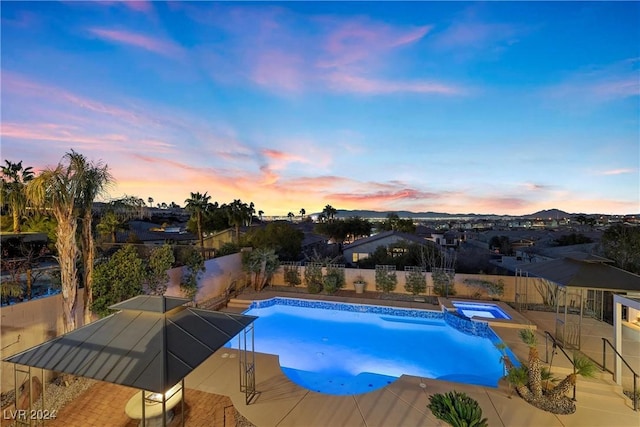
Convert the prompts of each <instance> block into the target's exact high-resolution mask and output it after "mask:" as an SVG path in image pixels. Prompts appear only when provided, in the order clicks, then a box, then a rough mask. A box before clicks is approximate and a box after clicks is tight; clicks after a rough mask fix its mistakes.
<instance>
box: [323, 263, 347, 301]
mask: <svg viewBox="0 0 640 427" xmlns="http://www.w3.org/2000/svg"><path fill="white" fill-rule="evenodd" d="M322 283H323V286H324V290H325V291H326V292H327V293H328V294H334V293H336V292H337V291H338V290H339V289H342V288H343V287H344V268H341V267H338V266H331V265H330V266H327V272H326V274H325V276H324V277H323V279H322Z"/></svg>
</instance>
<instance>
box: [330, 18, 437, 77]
mask: <svg viewBox="0 0 640 427" xmlns="http://www.w3.org/2000/svg"><path fill="white" fill-rule="evenodd" d="M328 23H329V26H330V27H335V28H331V29H330V30H329V33H328V34H327V35H326V37H325V40H324V42H323V52H322V55H323V56H325V57H326V59H324V60H321V61H320V62H319V63H318V65H319V66H320V67H323V68H324V67H341V66H345V65H348V64H352V63H355V62H359V61H362V60H367V59H372V58H376V57H378V56H379V55H380V54H382V53H383V52H386V51H391V50H393V49H394V48H397V47H399V46H403V45H406V44H410V43H413V42H416V41H418V40H420V39H421V38H423V37H424V36H425V35H426V34H427V33H428V32H429V30H430V29H431V27H430V26H422V27H417V28H408V29H406V28H398V27H392V26H390V25H386V24H382V23H379V22H373V21H368V20H367V21H365V20H361V19H356V20H345V19H342V18H340V19H334V20H330V21H328Z"/></svg>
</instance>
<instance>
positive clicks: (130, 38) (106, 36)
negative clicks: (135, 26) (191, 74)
mask: <svg viewBox="0 0 640 427" xmlns="http://www.w3.org/2000/svg"><path fill="white" fill-rule="evenodd" d="M89 32H90V33H92V34H94V35H95V36H97V37H98V38H100V39H102V40H106V41H112V42H117V43H121V44H125V45H129V46H135V47H139V48H141V49H145V50H148V51H150V52H154V53H157V54H160V55H163V56H168V57H176V56H181V55H182V54H183V49H182V47H180V46H179V45H177V44H176V43H174V42H171V41H168V40H163V39H160V38H156V37H149V36H146V35H143V34H137V33H132V32H130V31H124V30H108V29H104V28H89Z"/></svg>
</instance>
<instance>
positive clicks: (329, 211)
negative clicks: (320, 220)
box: [322, 205, 338, 221]
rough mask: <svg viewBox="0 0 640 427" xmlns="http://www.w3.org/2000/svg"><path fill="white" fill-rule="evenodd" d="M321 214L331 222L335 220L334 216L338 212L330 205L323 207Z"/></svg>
mask: <svg viewBox="0 0 640 427" xmlns="http://www.w3.org/2000/svg"><path fill="white" fill-rule="evenodd" d="M322 213H324V214H325V217H326V218H327V219H328V220H329V221H331V220H332V219H334V218H335V216H336V214H337V213H338V210H337V209H336V208H334V207H333V206H331V205H327V206H325V207H324V209H323V210H322Z"/></svg>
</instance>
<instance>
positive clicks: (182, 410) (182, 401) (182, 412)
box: [180, 378, 184, 427]
mask: <svg viewBox="0 0 640 427" xmlns="http://www.w3.org/2000/svg"><path fill="white" fill-rule="evenodd" d="M181 383H182V384H181V390H180V393H182V400H181V401H180V405H181V406H180V408H181V409H180V413H181V414H182V427H184V378H183V379H182V381H181Z"/></svg>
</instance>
